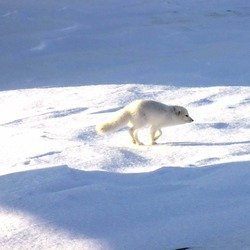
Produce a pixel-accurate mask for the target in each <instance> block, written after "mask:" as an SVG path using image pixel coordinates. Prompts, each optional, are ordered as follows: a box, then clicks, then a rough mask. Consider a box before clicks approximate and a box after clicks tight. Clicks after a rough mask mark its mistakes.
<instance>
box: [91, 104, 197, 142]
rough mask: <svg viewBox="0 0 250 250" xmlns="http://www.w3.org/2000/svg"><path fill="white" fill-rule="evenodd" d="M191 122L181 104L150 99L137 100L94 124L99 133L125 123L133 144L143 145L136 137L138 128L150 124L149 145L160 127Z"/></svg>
mask: <svg viewBox="0 0 250 250" xmlns="http://www.w3.org/2000/svg"><path fill="white" fill-rule="evenodd" d="M190 122H193V119H192V118H191V117H190V116H189V114H188V111H187V110H186V109H185V108H184V107H181V106H168V105H165V104H163V103H160V102H156V101H151V100H137V101H134V102H132V103H130V104H129V105H127V106H125V107H124V108H123V109H121V110H120V111H118V112H117V115H116V116H115V117H114V118H113V119H111V120H108V121H105V122H103V123H101V124H99V125H97V126H96V131H97V133H99V134H105V133H111V132H114V131H116V130H118V129H121V128H123V127H125V126H127V125H129V126H130V129H129V135H130V137H131V139H132V142H133V143H134V144H138V145H143V143H141V142H140V141H139V139H138V131H139V129H140V128H142V127H144V126H146V125H149V126H150V139H151V145H153V144H156V140H157V139H158V138H159V137H160V136H161V135H162V131H161V128H163V127H168V126H175V125H179V124H184V123H190Z"/></svg>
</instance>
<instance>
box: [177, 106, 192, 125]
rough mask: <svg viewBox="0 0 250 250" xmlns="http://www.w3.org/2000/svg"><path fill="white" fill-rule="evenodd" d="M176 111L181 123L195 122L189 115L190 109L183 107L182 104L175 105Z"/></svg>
mask: <svg viewBox="0 0 250 250" xmlns="http://www.w3.org/2000/svg"><path fill="white" fill-rule="evenodd" d="M174 112H175V115H176V118H177V119H178V120H179V122H180V123H189V122H193V121H194V120H193V119H192V118H191V117H190V116H189V114H188V111H187V110H186V109H185V108H183V107H181V106H175V107H174Z"/></svg>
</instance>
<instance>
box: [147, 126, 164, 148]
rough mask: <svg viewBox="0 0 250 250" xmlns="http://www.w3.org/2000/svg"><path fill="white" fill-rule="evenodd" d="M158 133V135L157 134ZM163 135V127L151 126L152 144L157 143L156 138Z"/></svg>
mask: <svg viewBox="0 0 250 250" xmlns="http://www.w3.org/2000/svg"><path fill="white" fill-rule="evenodd" d="M156 133H157V135H156ZM161 135H162V131H161V129H158V128H154V127H151V128H150V139H151V145H155V144H157V143H156V140H157V139H159V137H160V136H161Z"/></svg>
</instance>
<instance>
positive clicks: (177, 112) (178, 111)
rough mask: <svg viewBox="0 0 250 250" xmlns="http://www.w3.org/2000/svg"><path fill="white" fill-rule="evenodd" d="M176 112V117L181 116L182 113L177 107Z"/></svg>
mask: <svg viewBox="0 0 250 250" xmlns="http://www.w3.org/2000/svg"><path fill="white" fill-rule="evenodd" d="M174 112H175V114H176V115H180V114H181V111H180V110H178V109H177V108H176V107H174Z"/></svg>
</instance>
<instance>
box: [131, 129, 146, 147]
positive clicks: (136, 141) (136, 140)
mask: <svg viewBox="0 0 250 250" xmlns="http://www.w3.org/2000/svg"><path fill="white" fill-rule="evenodd" d="M138 132H139V129H135V128H134V127H132V128H130V129H129V135H130V138H131V140H132V142H133V143H134V144H137V145H143V143H142V142H140V141H139V138H138Z"/></svg>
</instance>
